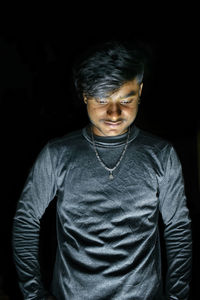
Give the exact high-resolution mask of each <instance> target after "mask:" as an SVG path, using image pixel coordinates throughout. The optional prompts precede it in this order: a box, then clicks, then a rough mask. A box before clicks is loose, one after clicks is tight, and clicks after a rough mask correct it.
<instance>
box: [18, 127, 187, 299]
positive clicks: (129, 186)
mask: <svg viewBox="0 0 200 300" xmlns="http://www.w3.org/2000/svg"><path fill="white" fill-rule="evenodd" d="M126 139H127V133H125V134H123V135H120V136H115V137H99V136H95V142H96V147H97V150H98V152H99V155H100V157H101V158H102V160H103V161H104V163H105V164H106V165H107V166H109V167H110V168H112V167H113V166H115V164H116V162H117V161H118V159H119V157H120V154H121V152H122V151H123V148H124V145H125V142H126ZM113 176H114V178H113V179H112V180H110V179H109V172H108V171H107V170H106V169H105V168H103V167H102V165H101V164H100V162H99V161H98V159H97V157H96V154H95V151H94V147H93V144H92V139H91V134H90V130H89V127H86V128H84V129H83V130H79V131H76V132H72V133H70V134H68V135H66V136H64V137H61V138H57V139H54V140H51V141H49V143H48V144H47V145H46V146H45V147H44V148H43V149H42V151H41V152H40V154H39V155H38V157H37V159H36V161H35V163H34V165H33V167H32V169H31V171H30V174H29V176H28V178H27V181H26V184H25V186H24V189H23V192H22V194H21V197H20V200H19V202H18V206H17V211H16V215H15V217H14V226H13V251H14V259H15V263H16V267H17V271H18V276H19V284H20V287H21V290H22V292H23V295H24V299H45V295H46V294H47V292H46V291H45V289H44V287H43V284H42V282H41V276H40V268H39V262H38V247H39V232H40V220H41V218H42V216H43V214H44V212H45V209H46V208H47V207H48V205H49V203H50V202H51V201H52V200H53V199H54V198H55V196H56V197H57V241H58V247H57V254H56V261H55V266H54V274H53V281H52V290H51V292H52V294H53V295H54V296H55V297H56V299H58V300H153V299H158V300H161V299H163V298H162V297H163V296H162V294H163V292H162V277H161V267H162V266H161V251H160V239H159V228H158V218H159V215H160V216H161V218H162V220H163V223H164V239H165V244H166V253H167V259H168V273H167V276H166V293H167V295H166V299H177V300H178V299H181V300H186V299H188V293H189V281H190V275H191V258H192V255H191V251H192V250H191V244H192V241H191V240H192V239H191V229H190V227H191V226H190V223H191V222H190V218H189V214H188V208H187V204H186V197H185V193H184V181H183V176H182V170H181V165H180V162H179V159H178V157H177V154H176V152H175V150H174V148H173V146H172V145H171V144H170V143H169V142H167V141H165V140H163V139H161V138H159V137H156V136H153V135H151V134H149V133H147V132H144V131H143V130H140V129H139V128H137V127H136V126H134V125H133V126H132V127H131V132H130V137H129V142H128V147H127V151H126V153H125V155H124V157H123V159H122V161H121V162H120V164H119V166H118V167H117V168H116V169H115V171H114V172H113Z"/></svg>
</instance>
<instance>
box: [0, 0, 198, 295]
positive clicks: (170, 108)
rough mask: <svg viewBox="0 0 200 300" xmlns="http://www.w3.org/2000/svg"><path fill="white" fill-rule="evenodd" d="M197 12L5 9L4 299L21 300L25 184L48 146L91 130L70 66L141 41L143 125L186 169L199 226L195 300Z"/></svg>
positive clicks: (0, 271) (51, 240) (47, 236)
mask: <svg viewBox="0 0 200 300" xmlns="http://www.w3.org/2000/svg"><path fill="white" fill-rule="evenodd" d="M116 6H117V7H116ZM196 11H198V8H195V7H194V6H192V4H191V6H190V7H188V6H186V5H185V7H183V4H181V7H180V6H178V5H177V7H174V6H173V5H170V3H168V4H167V5H164V4H163V5H162V6H158V5H155V7H154V6H152V4H151V6H150V7H146V6H141V7H136V6H135V4H132V6H130V5H129V4H125V3H124V4H120V5H117V4H115V5H114V6H111V4H110V6H109V7H107V6H106V4H105V5H103V4H102V3H101V4H100V3H95V4H93V5H88V6H87V7H86V6H84V5H83V4H82V5H81V4H78V3H74V4H71V5H70V7H64V6H63V7H61V6H60V7H59V5H57V6H56V7H55V6H53V5H52V7H49V6H48V7H40V6H38V7H36V6H34V7H31V6H30V7H24V6H21V7H19V6H18V7H12V8H9V10H8V9H6V10H4V9H1V14H2V18H1V20H2V26H1V34H0V97H1V102H0V103H1V107H0V108H1V109H0V114H1V118H0V122H1V127H0V128H1V150H2V155H1V174H2V177H1V183H2V186H1V200H0V201H1V204H0V205H1V206H0V222H1V224H0V230H1V246H0V289H1V290H2V293H5V294H6V295H7V296H8V297H9V298H8V299H15V300H16V299H21V295H20V292H19V288H18V285H17V280H16V271H15V268H14V265H13V260H12V251H11V242H10V241H11V229H12V219H13V216H14V213H15V208H16V203H17V200H18V198H19V196H20V193H21V190H22V188H23V185H24V182H25V179H26V177H27V175H28V172H29V169H30V167H31V166H32V164H33V162H34V160H35V158H36V156H37V154H38V153H39V151H40V150H41V148H42V147H43V146H44V145H45V143H46V142H47V141H48V140H49V139H51V138H54V137H57V136H62V135H64V134H66V133H68V132H70V131H72V130H76V129H78V128H82V127H83V126H85V124H87V115H86V111H85V108H84V106H83V105H80V104H79V102H78V100H77V98H76V95H75V94H74V90H73V86H72V80H71V66H72V63H73V60H74V59H75V58H76V57H77V56H79V55H80V54H81V53H82V51H84V50H85V49H87V47H88V46H89V45H90V44H93V43H95V42H101V41H106V40H109V39H119V40H130V41H134V39H137V40H140V41H141V42H142V43H143V44H144V45H145V49H146V51H147V55H148V72H147V76H146V78H145V81H144V90H143V95H142V103H141V106H140V111H139V114H138V117H137V120H136V123H137V125H138V126H139V127H141V128H143V129H145V130H148V131H150V132H152V133H155V134H157V135H159V136H162V137H164V138H167V139H168V140H170V141H171V142H172V143H173V144H174V146H175V148H176V150H177V152H178V155H179V157H180V160H181V162H182V166H183V173H184V178H185V185H186V194H187V197H188V207H189V209H190V215H191V218H192V221H193V222H192V224H193V225H192V226H193V240H194V258H193V280H192V288H191V299H197V298H196V296H195V295H196V293H198V282H197V279H196V277H197V274H198V273H197V271H198V266H199V258H198V252H199V240H198V235H199V216H200V205H199V188H198V166H197V157H198V155H197V133H198V130H199V123H200V122H199V108H198V101H199V95H198V91H199V89H198V81H199V40H198V25H199V24H198V21H197V20H198V19H197V16H196ZM54 208H55V203H54V202H53V203H52V204H51V205H50V207H49V208H48V209H47V212H46V214H45V216H44V218H43V220H42V232H41V236H42V239H41V240H42V241H41V256H42V257H43V259H42V261H43V263H42V269H43V273H44V281H45V282H46V284H47V286H48V284H49V282H50V279H51V271H52V265H53V257H54V254H55V247H56V245H55V244H56V238H55V229H54V225H55V210H54ZM47 254H48V255H47ZM0 299H1V298H0ZM2 299H3V298H2Z"/></svg>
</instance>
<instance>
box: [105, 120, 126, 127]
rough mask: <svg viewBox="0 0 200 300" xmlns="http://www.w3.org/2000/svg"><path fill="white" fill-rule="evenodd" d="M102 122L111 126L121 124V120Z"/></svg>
mask: <svg viewBox="0 0 200 300" xmlns="http://www.w3.org/2000/svg"><path fill="white" fill-rule="evenodd" d="M104 123H105V124H106V125H107V126H109V127H111V128H116V127H118V126H120V125H121V124H122V121H117V122H112V121H104Z"/></svg>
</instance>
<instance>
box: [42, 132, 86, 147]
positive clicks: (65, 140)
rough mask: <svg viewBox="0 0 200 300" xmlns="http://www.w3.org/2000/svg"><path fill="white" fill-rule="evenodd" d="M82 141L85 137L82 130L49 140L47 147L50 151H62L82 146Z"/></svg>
mask: <svg viewBox="0 0 200 300" xmlns="http://www.w3.org/2000/svg"><path fill="white" fill-rule="evenodd" d="M82 140H83V135H82V130H81V129H80V130H76V131H73V132H70V133H68V134H66V135H64V136H61V137H56V138H54V139H51V140H49V141H48V143H47V145H46V147H48V148H49V150H50V151H62V150H66V149H68V148H70V147H73V146H74V145H78V144H80V143H81V141H82Z"/></svg>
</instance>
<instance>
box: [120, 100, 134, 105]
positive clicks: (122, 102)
mask: <svg viewBox="0 0 200 300" xmlns="http://www.w3.org/2000/svg"><path fill="white" fill-rule="evenodd" d="M132 102H133V99H131V100H121V101H120V103H121V104H129V103H132Z"/></svg>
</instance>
